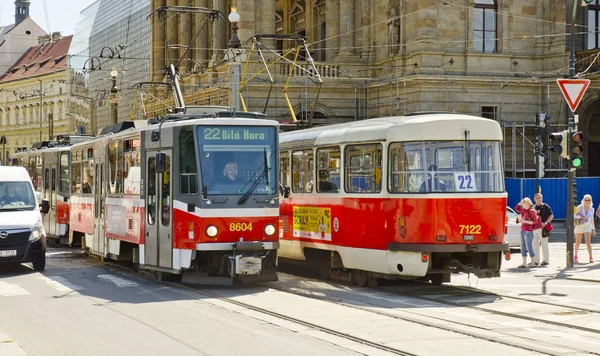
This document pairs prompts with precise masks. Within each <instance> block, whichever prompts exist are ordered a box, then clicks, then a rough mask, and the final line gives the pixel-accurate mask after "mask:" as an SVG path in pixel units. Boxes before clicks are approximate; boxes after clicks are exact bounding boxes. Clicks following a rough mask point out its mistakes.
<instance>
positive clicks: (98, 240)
mask: <svg viewBox="0 0 600 356" xmlns="http://www.w3.org/2000/svg"><path fill="white" fill-rule="evenodd" d="M278 130H279V128H278V123H277V122H276V121H273V120H266V119H264V115H262V114H254V113H243V112H232V111H228V109H227V108H224V107H187V108H186V109H185V112H184V113H181V114H174V115H169V116H167V117H166V118H164V119H163V120H161V121H160V122H159V123H155V124H151V125H148V124H147V122H146V121H143V122H137V121H130V122H120V123H118V124H116V125H113V126H110V127H107V128H104V129H103V130H102V131H101V132H100V134H99V136H97V137H96V138H94V139H92V140H90V141H87V142H83V143H79V144H75V145H73V146H72V147H71V157H72V163H71V216H70V218H71V219H70V221H71V230H72V232H73V233H75V234H80V235H82V236H83V237H84V241H85V246H86V247H87V248H89V251H90V253H91V254H94V255H98V256H101V257H103V258H104V257H107V258H112V259H116V260H128V261H133V262H135V263H137V264H139V267H140V268H141V269H147V270H152V271H154V272H156V273H157V275H159V276H164V275H166V274H181V273H182V272H183V271H189V272H186V273H185V274H184V275H183V278H184V280H187V281H189V282H198V283H204V282H206V283H215V282H217V283H227V284H228V283H229V282H233V281H234V280H235V279H237V280H241V281H259V280H260V281H266V280H276V279H277V275H276V273H275V268H276V262H277V248H278V247H279V242H278V240H279V239H278V236H277V231H278V222H279V207H278V204H279V201H278V198H277V195H278V189H277V188H278V177H277V168H276V167H277V159H276V157H277V151H278V135H279V134H278ZM192 270H193V271H192ZM194 271H195V273H192V272H194Z"/></svg>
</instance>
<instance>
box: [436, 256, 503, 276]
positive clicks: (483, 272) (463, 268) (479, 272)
mask: <svg viewBox="0 0 600 356" xmlns="http://www.w3.org/2000/svg"><path fill="white" fill-rule="evenodd" d="M446 264H447V265H448V266H449V267H452V268H456V269H457V270H459V271H460V272H463V273H470V274H474V275H475V276H477V277H478V278H492V277H494V273H493V272H492V271H491V270H489V269H487V268H484V269H480V268H477V267H473V266H468V265H465V264H463V263H462V262H460V261H459V260H455V259H449V260H447V261H446Z"/></svg>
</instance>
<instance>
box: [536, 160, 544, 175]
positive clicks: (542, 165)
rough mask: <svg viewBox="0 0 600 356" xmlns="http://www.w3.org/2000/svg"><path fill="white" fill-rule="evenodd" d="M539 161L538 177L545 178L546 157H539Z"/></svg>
mask: <svg viewBox="0 0 600 356" xmlns="http://www.w3.org/2000/svg"><path fill="white" fill-rule="evenodd" d="M536 159H537V166H538V172H539V173H538V174H539V175H538V177H539V178H543V177H544V175H545V174H546V157H544V156H542V155H538V156H536Z"/></svg>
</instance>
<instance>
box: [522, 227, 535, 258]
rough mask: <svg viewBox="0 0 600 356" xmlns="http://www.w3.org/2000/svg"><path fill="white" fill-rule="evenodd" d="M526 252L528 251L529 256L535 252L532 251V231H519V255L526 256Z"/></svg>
mask: <svg viewBox="0 0 600 356" xmlns="http://www.w3.org/2000/svg"><path fill="white" fill-rule="evenodd" d="M527 252H529V257H535V253H534V252H533V231H521V256H523V257H527Z"/></svg>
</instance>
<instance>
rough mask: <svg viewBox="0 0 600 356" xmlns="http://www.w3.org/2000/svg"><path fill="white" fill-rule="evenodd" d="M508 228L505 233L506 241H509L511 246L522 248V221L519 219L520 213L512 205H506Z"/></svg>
mask: <svg viewBox="0 0 600 356" xmlns="http://www.w3.org/2000/svg"><path fill="white" fill-rule="evenodd" d="M506 216H507V218H508V221H507V223H506V225H507V229H506V234H504V242H508V247H510V248H521V223H520V222H519V221H518V220H517V216H519V214H518V213H517V212H516V211H514V210H513V209H512V208H510V207H508V206H507V207H506Z"/></svg>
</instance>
